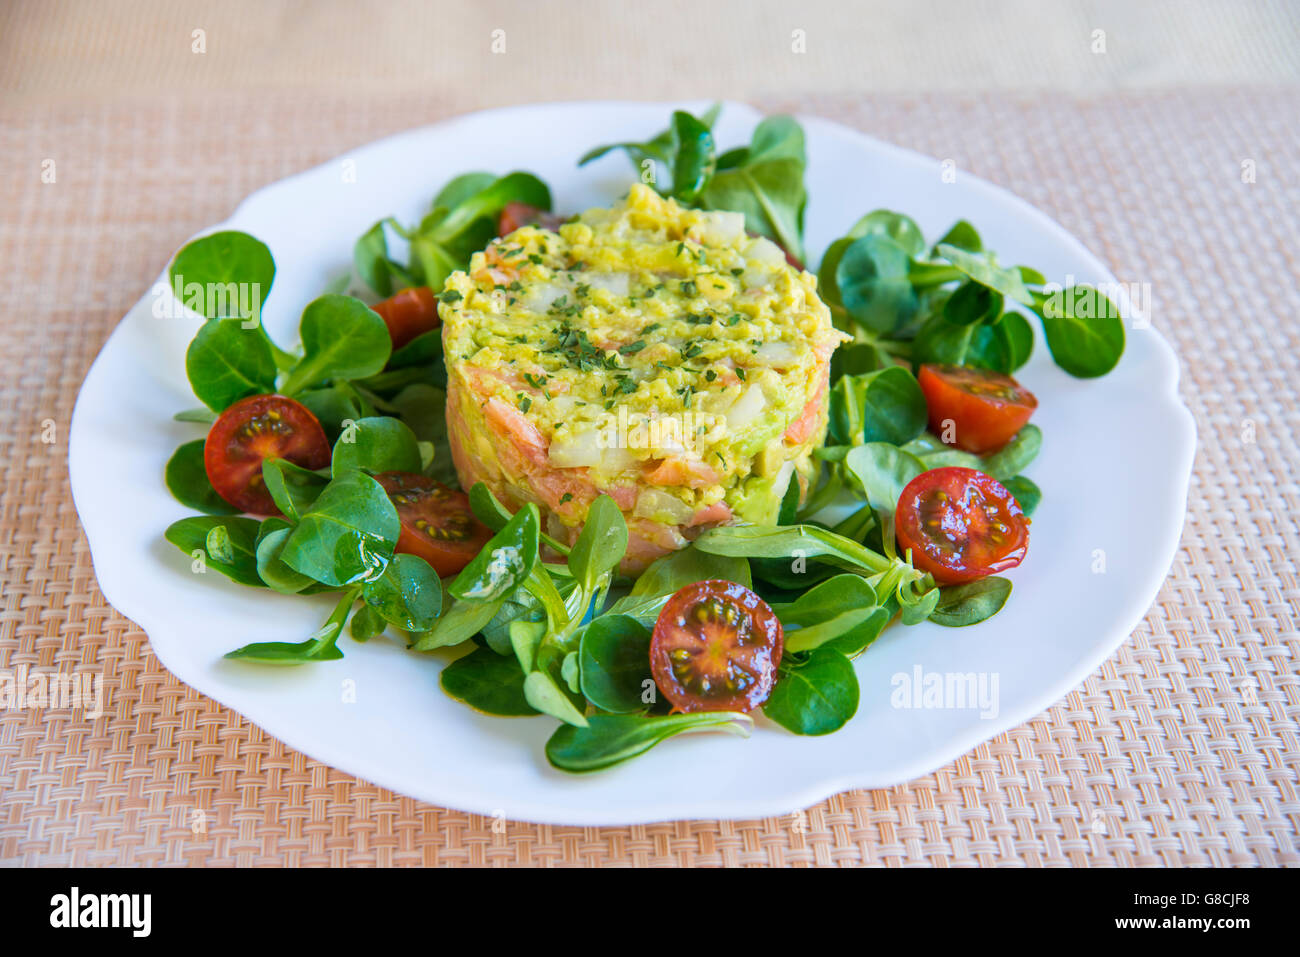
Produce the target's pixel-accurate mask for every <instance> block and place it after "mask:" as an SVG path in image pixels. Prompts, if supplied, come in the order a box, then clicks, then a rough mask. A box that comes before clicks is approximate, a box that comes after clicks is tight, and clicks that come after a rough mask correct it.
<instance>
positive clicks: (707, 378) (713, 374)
mask: <svg viewBox="0 0 1300 957" xmlns="http://www.w3.org/2000/svg"><path fill="white" fill-rule="evenodd" d="M717 377H718V374H717V373H716V372H714V371H713V370H712V369H709V370H707V371H706V372H705V373H704V381H705V382H712V381H713V380H714V379H716V378H717Z"/></svg>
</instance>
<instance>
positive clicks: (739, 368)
mask: <svg viewBox="0 0 1300 957" xmlns="http://www.w3.org/2000/svg"><path fill="white" fill-rule="evenodd" d="M736 375H738V376H740V381H741V382H744V381H745V369H744V367H743V366H736Z"/></svg>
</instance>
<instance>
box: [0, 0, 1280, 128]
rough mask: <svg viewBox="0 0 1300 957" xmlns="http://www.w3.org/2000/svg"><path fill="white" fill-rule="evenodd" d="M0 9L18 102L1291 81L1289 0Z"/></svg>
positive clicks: (59, 3)
mask: <svg viewBox="0 0 1300 957" xmlns="http://www.w3.org/2000/svg"><path fill="white" fill-rule="evenodd" d="M0 10H2V11H3V12H0V91H3V93H4V95H5V96H6V97H9V96H18V97H22V98H43V97H55V96H70V97H84V98H88V99H111V98H115V97H121V96H131V95H158V94H178V93H202V92H212V91H222V92H226V91H248V92H262V91H267V90H271V89H300V88H303V87H322V86H325V87H330V88H332V89H336V90H337V89H341V88H347V89H350V90H357V91H382V92H389V93H391V92H402V91H407V90H426V91H428V92H429V93H430V94H436V95H438V96H439V97H441V98H444V99H457V100H459V99H462V98H463V99H464V101H466V102H472V103H474V104H475V105H477V106H498V105H502V104H508V103H519V102H531V101H540V100H574V99H609V98H630V99H672V98H689V99H697V98H703V97H715V98H731V99H747V98H751V97H761V96H767V95H771V94H774V93H780V94H791V93H813V92H816V93H854V92H867V91H870V92H873V93H883V92H891V93H919V92H929V91H944V92H951V93H966V92H974V91H982V90H1012V91H1017V92H1024V93H1030V92H1034V91H1040V90H1056V91H1066V92H1073V93H1081V94H1087V93H1105V92H1113V91H1117V90H1154V89H1168V88H1177V87H1207V86H1249V87H1259V86H1270V85H1282V84H1293V83H1295V82H1296V81H1297V79H1300V16H1298V15H1297V4H1296V3H1295V2H1294V0H1289V2H1288V0H1273V2H1260V0H1240V2H1234V0H1151V2H1144V0H1005V2H998V0H973V2H958V0H908V2H902V0H889V2H881V0H798V2H790V0H741V2H734V0H732V2H718V0H656V2H654V3H619V2H605V0H574V2H562V0H536V2H527V3H524V2H509V0H476V2H456V3H451V2H446V0H433V2H427V0H373V2H369V3H344V2H338V0H317V2H305V0H297V2H294V0H222V2H216V0H148V2H121V0H80V2H77V0H44V2H14V0H7V2H6V3H5V4H4V5H3V7H0ZM195 31H202V33H201V34H196V33H195ZM800 31H801V33H800ZM199 36H202V38H203V42H202V47H203V50H204V52H202V53H198V52H195V50H196V49H197V47H196V43H197V42H198V37H199ZM801 45H802V46H801ZM800 48H802V50H803V51H804V52H796V51H797V50H799V49H800ZM494 49H495V50H497V51H499V52H493V51H494ZM453 94H456V95H455V96H453Z"/></svg>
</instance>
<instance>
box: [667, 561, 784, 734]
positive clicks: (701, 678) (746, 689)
mask: <svg viewBox="0 0 1300 957" xmlns="http://www.w3.org/2000/svg"><path fill="white" fill-rule="evenodd" d="M784 642H785V637H784V633H783V632H782V630H781V622H780V621H779V620H777V617H776V615H775V614H774V613H773V611H772V609H771V608H769V607H768V606H767V603H766V602H765V601H763V599H761V598H759V597H758V596H757V595H755V594H754V593H753V592H752V591H750V590H749V589H748V588H746V587H745V586H744V585H738V584H736V583H735V582H729V581H721V580H713V581H702V582H695V583H694V584H693V585H687V586H686V587H685V588H683V589H681V590H680V591H679V592H677V594H675V595H673V597H672V598H669V599H668V604H666V605H664V607H663V611H661V612H660V613H659V619H658V620H657V621H656V622H655V627H654V634H653V636H652V637H651V639H650V672H651V674H653V675H654V679H655V684H657V685H658V686H659V690H661V691H662V692H663V693H664V695H665V696H666V697H667V698H668V700H669V701H671V702H672V703H673V704H674V705H675V706H676V707H677V710H678V711H685V712H691V711H753V710H754V709H755V708H757V707H759V706H760V705H762V703H763V702H764V701H766V700H767V698H768V695H770V694H771V693H772V686H773V685H774V684H776V666H777V665H779V664H780V663H781V651H782V649H783V648H784Z"/></svg>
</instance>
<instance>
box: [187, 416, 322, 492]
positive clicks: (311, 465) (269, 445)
mask: <svg viewBox="0 0 1300 957" xmlns="http://www.w3.org/2000/svg"><path fill="white" fill-rule="evenodd" d="M330 454H331V453H330V444H329V440H328V439H326V438H325V430H324V429H322V428H321V424H320V422H318V421H317V420H316V416H314V415H312V414H311V412H309V411H308V410H307V408H306V407H304V406H302V405H299V404H298V403H297V402H295V401H294V400H293V399H289V398H286V397H285V396H282V395H254V396H249V397H248V398H247V399H240V400H239V401H238V402H236V403H235V404H234V405H232V406H231V407H230V408H228V409H226V411H224V412H222V413H221V415H219V416H218V417H217V421H216V422H214V423H213V425H212V428H211V429H209V430H208V437H207V440H206V441H205V442H204V444H203V468H204V470H205V471H206V472H207V473H208V481H209V482H211V483H212V487H213V488H214V489H216V491H217V494H218V495H220V496H221V497H222V498H223V499H225V500H226V501H227V502H229V503H230V504H231V505H233V506H234V507H235V508H238V509H241V510H243V511H245V512H248V513H249V514H251V515H279V514H280V510H279V509H278V508H276V507H275V500H274V499H273V498H271V493H270V492H269V491H267V488H266V483H265V482H264V481H263V480H262V460H263V459H269V458H279V459H284V460H286V461H288V462H292V463H293V464H294V465H300V466H302V467H303V468H305V469H311V470H313V471H314V470H316V469H323V468H325V467H326V466H327V465H329V464H330Z"/></svg>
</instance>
